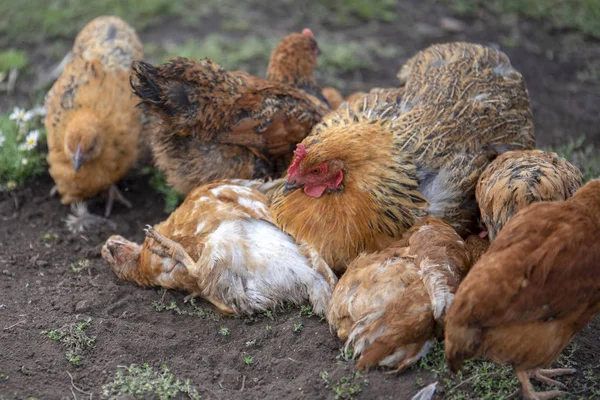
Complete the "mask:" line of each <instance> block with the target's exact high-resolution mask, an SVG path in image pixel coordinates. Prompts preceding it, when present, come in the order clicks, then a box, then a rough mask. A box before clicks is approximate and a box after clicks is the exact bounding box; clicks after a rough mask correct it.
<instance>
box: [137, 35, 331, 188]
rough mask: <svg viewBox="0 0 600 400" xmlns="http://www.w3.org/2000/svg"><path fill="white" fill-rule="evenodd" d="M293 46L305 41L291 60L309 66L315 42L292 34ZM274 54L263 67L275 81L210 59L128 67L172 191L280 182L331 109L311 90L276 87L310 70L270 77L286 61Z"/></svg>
mask: <svg viewBox="0 0 600 400" xmlns="http://www.w3.org/2000/svg"><path fill="white" fill-rule="evenodd" d="M292 39H296V40H299V41H300V42H301V43H305V42H306V43H305V44H306V46H304V47H301V49H303V50H305V51H306V53H303V54H298V55H297V57H296V58H302V59H306V60H304V61H308V64H309V65H310V66H312V65H313V60H314V59H315V57H316V53H315V50H314V49H315V47H313V45H314V43H315V42H314V38H313V37H311V36H308V35H305V34H294V36H293V38H292ZM288 44H289V43H288ZM284 48H286V49H287V48H288V47H284ZM276 50H277V51H274V54H273V55H272V61H271V63H270V64H269V76H270V78H271V79H274V80H275V81H273V82H271V81H268V80H264V79H260V78H257V77H253V76H251V75H249V74H246V73H243V72H233V73H228V72H226V71H225V70H224V69H222V68H221V67H220V66H218V65H217V64H216V63H214V62H213V61H211V60H210V59H205V60H202V61H194V60H188V59H185V58H174V59H172V60H171V61H170V62H169V63H167V64H164V65H161V66H152V65H150V64H148V63H144V62H136V63H134V74H133V76H132V79H131V84H132V87H133V89H134V91H135V93H136V94H137V96H138V97H139V98H140V99H141V102H142V104H144V106H145V107H146V109H147V110H148V112H149V113H150V114H151V115H154V116H158V117H159V118H158V122H157V124H156V125H155V126H154V127H153V131H152V134H151V135H152V139H151V145H152V150H153V154H154V157H155V160H156V165H157V167H158V168H159V169H160V170H162V171H163V172H164V173H165V175H166V178H167V182H168V183H169V184H170V185H171V186H173V187H174V188H175V189H177V190H178V191H180V192H182V193H188V192H189V191H190V190H192V189H193V188H195V187H197V186H198V185H201V184H204V183H206V182H210V181H213V180H217V179H221V178H241V179H250V178H266V177H277V178H278V177H280V176H281V175H282V174H283V173H284V171H285V169H286V168H287V165H288V164H289V161H290V159H291V154H292V151H293V149H294V147H295V145H296V143H298V142H300V141H301V140H302V139H303V138H304V137H305V136H306V135H307V134H308V133H309V132H310V129H311V127H312V126H313V125H314V124H315V123H316V122H318V121H320V120H321V118H322V116H323V115H324V114H325V113H326V112H327V111H328V110H329V107H328V105H327V103H325V102H322V101H321V100H319V99H318V98H317V96H315V95H314V94H312V93H310V90H309V89H311V88H312V87H309V86H308V85H304V84H302V85H300V81H294V84H299V87H295V86H292V85H291V84H284V83H281V82H279V81H286V80H288V79H291V78H290V76H298V77H300V76H301V75H302V74H306V75H307V74H308V69H307V70H306V71H305V70H304V69H302V70H298V71H291V72H289V74H288V75H285V74H283V73H282V72H276V71H281V70H282V69H285V67H286V66H288V64H287V63H288V62H289V60H288V58H289V57H288V58H286V57H281V58H279V53H280V52H283V50H281V49H279V48H278V49H276ZM284 55H287V53H285V54H284ZM284 62H285V63H286V64H285V65H283V64H284ZM293 65H296V66H298V65H301V63H300V62H298V63H295V64H293ZM311 71H312V70H311ZM299 79H300V78H299ZM302 82H304V81H302Z"/></svg>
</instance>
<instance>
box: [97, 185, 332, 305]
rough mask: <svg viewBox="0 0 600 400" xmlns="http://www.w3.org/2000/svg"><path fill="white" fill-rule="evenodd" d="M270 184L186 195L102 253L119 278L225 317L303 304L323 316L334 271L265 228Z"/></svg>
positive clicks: (204, 189) (272, 227)
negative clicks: (180, 294)
mask: <svg viewBox="0 0 600 400" xmlns="http://www.w3.org/2000/svg"><path fill="white" fill-rule="evenodd" d="M272 185H273V184H272V183H264V182H259V181H242V180H229V181H221V182H213V183H210V184H207V185H204V186H201V187H198V188H196V189H195V190H193V191H192V192H191V193H190V194H189V195H188V196H187V198H186V199H185V201H184V202H183V203H182V204H181V206H179V208H177V210H175V211H174V212H173V213H172V214H171V215H170V216H169V218H168V219H167V220H166V221H164V222H162V223H160V224H158V225H157V226H156V227H154V228H152V227H148V229H147V231H146V235H147V237H146V240H145V241H144V243H142V244H141V245H138V244H136V243H133V242H130V241H128V240H126V239H124V238H123V237H121V236H116V235H115V236H111V237H110V238H109V239H108V240H107V241H106V243H105V244H104V246H103V247H102V256H103V258H104V259H105V260H106V261H107V262H108V264H109V265H110V267H111V269H112V270H113V271H114V273H115V274H116V275H117V276H118V277H119V278H121V279H124V280H128V281H133V282H135V283H137V284H138V285H140V286H162V287H165V288H170V289H180V290H184V291H187V292H189V293H190V294H191V295H192V296H201V297H203V298H205V299H206V300H208V301H210V302H211V303H212V304H214V305H215V306H216V307H217V308H218V309H219V310H220V311H221V312H223V313H226V314H252V313H254V312H261V311H265V310H269V309H275V308H277V307H278V306H281V305H282V304H283V303H284V302H287V303H294V304H299V303H303V302H305V301H306V300H308V301H309V302H310V304H311V305H312V307H313V310H314V312H315V313H316V314H320V315H325V313H326V312H327V305H328V302H329V299H330V297H331V293H332V291H333V288H334V286H335V284H336V282H337V278H336V276H335V274H334V273H333V272H332V271H331V270H330V269H329V267H328V265H327V264H326V263H325V262H324V261H323V259H322V258H321V257H320V256H319V255H318V254H317V253H316V252H314V251H312V250H311V249H310V248H309V247H308V246H306V245H302V244H300V245H298V244H297V243H295V242H294V239H293V238H292V237H290V236H289V235H287V234H285V233H284V232H282V231H281V230H279V229H278V228H277V226H275V225H274V224H273V218H272V216H271V212H270V211H269V207H268V200H267V197H266V196H265V194H263V193H267V192H268V191H269V189H271V187H272Z"/></svg>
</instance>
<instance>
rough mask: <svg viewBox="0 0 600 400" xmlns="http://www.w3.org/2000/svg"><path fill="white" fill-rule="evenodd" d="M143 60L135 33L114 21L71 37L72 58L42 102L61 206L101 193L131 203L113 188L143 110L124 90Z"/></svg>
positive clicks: (100, 21) (102, 20)
mask: <svg viewBox="0 0 600 400" xmlns="http://www.w3.org/2000/svg"><path fill="white" fill-rule="evenodd" d="M141 58H143V48H142V44H141V42H140V41H139V39H138V37H137V35H136V33H135V31H134V30H133V29H132V28H131V27H129V26H128V25H127V24H126V23H125V22H123V21H122V20H121V19H119V18H116V17H98V18H96V19H94V20H92V21H91V22H90V23H88V24H87V25H86V26H85V27H84V28H83V30H82V31H81V32H80V33H79V34H78V35H77V38H76V39H75V44H74V45H73V58H72V60H71V61H70V62H69V63H68V64H67V65H66V66H65V69H64V71H63V73H62V75H61V76H60V77H59V78H58V80H57V81H56V82H55V83H54V85H53V86H52V89H51V90H50V91H49V92H48V94H47V96H46V101H45V107H46V112H47V115H46V120H45V124H46V129H47V132H48V148H49V151H48V164H49V166H50V169H49V171H50V175H51V176H52V178H53V179H54V182H55V183H56V186H55V188H54V189H53V193H54V192H56V191H58V193H59V194H60V196H61V203H63V204H70V203H73V202H79V201H83V200H86V199H88V198H91V197H93V196H95V195H97V194H99V193H100V192H103V191H105V190H108V194H109V197H108V201H107V203H106V212H105V215H106V216H108V215H109V214H110V212H111V209H112V205H113V201H114V200H115V199H116V200H119V201H120V202H121V203H123V204H125V205H126V206H128V207H131V204H130V203H129V202H128V201H127V200H126V199H125V198H124V197H123V196H122V195H121V194H120V192H119V191H118V189H117V187H116V186H115V183H116V182H117V181H119V179H121V178H122V177H123V176H124V175H125V174H126V173H127V171H128V170H129V169H130V168H131V167H132V166H133V165H134V163H135V161H136V159H137V155H138V144H139V138H140V133H141V131H142V112H141V110H140V109H139V108H137V107H135V105H136V98H135V96H133V94H132V93H131V91H130V88H129V74H130V71H131V62H132V60H133V59H141Z"/></svg>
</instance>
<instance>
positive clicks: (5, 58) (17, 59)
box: [0, 49, 29, 74]
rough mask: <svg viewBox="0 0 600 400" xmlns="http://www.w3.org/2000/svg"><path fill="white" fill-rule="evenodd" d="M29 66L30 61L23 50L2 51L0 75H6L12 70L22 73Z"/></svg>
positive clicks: (0, 55) (0, 52) (0, 53)
mask: <svg viewBox="0 0 600 400" xmlns="http://www.w3.org/2000/svg"><path fill="white" fill-rule="evenodd" d="M27 65H29V59H28V58H27V54H25V52H24V51H23V50H18V49H8V50H2V51H0V74H5V73H7V72H8V71H9V70H11V69H12V68H15V69H17V70H19V71H21V70H23V69H25V67H27Z"/></svg>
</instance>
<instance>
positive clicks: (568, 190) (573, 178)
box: [475, 150, 582, 241]
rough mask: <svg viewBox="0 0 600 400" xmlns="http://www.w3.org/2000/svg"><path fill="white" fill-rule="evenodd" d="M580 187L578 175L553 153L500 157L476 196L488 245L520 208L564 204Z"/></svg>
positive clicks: (481, 180)
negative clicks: (547, 203) (538, 204)
mask: <svg viewBox="0 0 600 400" xmlns="http://www.w3.org/2000/svg"><path fill="white" fill-rule="evenodd" d="M581 185H582V175H581V171H579V169H577V167H575V166H574V165H573V164H571V163H570V162H568V161H567V160H565V159H564V158H562V157H560V156H559V155H558V154H556V153H548V152H544V151H541V150H528V151H526V150H521V151H509V152H506V153H504V154H502V155H501V156H499V157H498V158H496V159H495V160H494V161H493V162H492V163H491V164H490V165H489V166H488V167H487V168H486V169H485V170H484V171H483V173H482V174H481V177H480V178H479V181H478V182H477V189H476V192H475V197H476V199H477V203H478V204H479V209H480V211H481V219H482V220H483V222H484V224H485V226H486V228H487V232H488V234H489V238H490V241H493V240H494V239H495V238H496V236H497V235H498V232H500V230H501V229H502V227H503V226H504V225H506V223H507V222H508V220H509V219H510V218H511V217H512V216H513V215H514V214H516V213H517V212H518V211H519V210H521V209H522V208H524V207H526V206H528V205H529V204H531V203H534V202H537V201H557V200H566V199H567V198H569V197H571V196H572V195H573V193H575V191H576V190H577V189H579V188H580V187H581Z"/></svg>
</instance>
